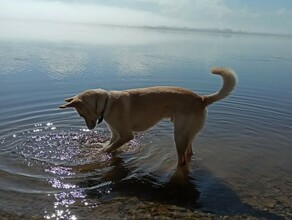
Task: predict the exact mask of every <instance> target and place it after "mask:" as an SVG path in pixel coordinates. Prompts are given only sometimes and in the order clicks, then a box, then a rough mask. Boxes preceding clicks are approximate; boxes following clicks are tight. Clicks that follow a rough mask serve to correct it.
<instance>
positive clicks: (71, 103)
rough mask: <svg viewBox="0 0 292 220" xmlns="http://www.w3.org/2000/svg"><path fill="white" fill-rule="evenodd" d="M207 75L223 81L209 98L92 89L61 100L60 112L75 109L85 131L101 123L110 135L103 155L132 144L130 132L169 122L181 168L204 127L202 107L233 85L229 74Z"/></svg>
mask: <svg viewBox="0 0 292 220" xmlns="http://www.w3.org/2000/svg"><path fill="white" fill-rule="evenodd" d="M211 72H212V73H213V74H217V75H220V76H221V77H222V78H223V86H222V88H221V89H220V90H219V91H218V92H216V93H213V94H210V95H203V96H200V95H197V94H196V93H194V92H192V91H190V90H187V89H184V88H179V87H170V86H157V87H148V88H138V89H129V90H123V91H106V90H103V89H92V90H87V91H84V92H82V93H80V94H78V95H76V96H74V97H72V98H67V99H65V102H66V104H64V105H62V106H60V108H62V109H64V108H75V109H76V110H77V112H78V114H79V115H80V116H81V117H82V118H84V120H85V122H86V125H87V127H88V129H93V128H94V127H95V126H96V123H98V124H99V123H101V122H102V121H103V120H105V122H106V123H107V125H108V127H109V129H110V131H111V139H110V142H109V144H108V146H107V147H106V148H105V152H106V153H111V152H113V151H115V150H116V149H118V148H119V147H121V146H122V145H124V144H125V143H127V142H128V141H130V140H132V139H133V137H134V135H133V133H134V132H140V131H145V130H147V129H149V128H150V127H152V126H153V125H155V124H156V123H157V122H159V121H160V120H162V119H164V118H169V119H170V120H171V122H173V125H174V140H175V145H176V150H177V156H178V166H184V165H187V164H189V162H190V159H191V156H192V155H193V151H192V141H193V139H194V138H195V136H196V135H197V134H198V133H199V131H200V130H201V129H202V127H203V125H204V122H205V119H206V114H207V110H206V107H207V106H208V105H210V104H212V103H214V102H216V101H218V100H221V99H223V98H225V97H226V96H228V95H229V94H230V93H231V92H232V90H233V89H234V87H235V85H236V81H237V77H236V74H235V72H234V71H233V70H231V69H228V68H224V67H216V68H213V69H211Z"/></svg>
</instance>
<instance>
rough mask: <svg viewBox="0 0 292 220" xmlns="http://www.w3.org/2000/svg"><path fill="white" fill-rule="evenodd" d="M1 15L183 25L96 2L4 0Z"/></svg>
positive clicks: (8, 17)
mask: <svg viewBox="0 0 292 220" xmlns="http://www.w3.org/2000/svg"><path fill="white" fill-rule="evenodd" d="M0 6H1V7H0V17H2V18H6V19H19V20H30V21H34V20H35V21H62V22H77V23H98V24H116V25H167V24H170V25H179V24H180V21H178V20H177V19H173V18H169V17H165V16H162V15H159V14H155V13H152V12H146V11H143V10H137V9H131V8H125V7H124V8H122V7H114V6H103V5H97V4H93V3H87V4H81V3H66V2H59V1H33V0H28V1H21V0H11V1H0Z"/></svg>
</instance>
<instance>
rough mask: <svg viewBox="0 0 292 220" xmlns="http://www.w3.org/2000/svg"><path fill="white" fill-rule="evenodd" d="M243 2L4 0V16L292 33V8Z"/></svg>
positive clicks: (1, 6)
mask: <svg viewBox="0 0 292 220" xmlns="http://www.w3.org/2000/svg"><path fill="white" fill-rule="evenodd" d="M243 5H244V4H242V5H241V6H237V7H231V6H230V5H228V4H227V3H226V1H225V0H123V1H122V0H121V1H118V0H116V1H114V0H113V1H106V0H104V1H101V0H100V1H93V0H75V1H69V0H68V1H67V0H55V1H54V0H53V1H49V0H38V1H37V0H25V1H24V0H0V19H1V18H2V19H3V18H6V19H20V20H37V21H62V22H78V23H99V24H115V25H134V26H136V25H137V26H143V25H150V26H189V27H196V28H231V29H235V30H245V31H262V32H286V33H287V32H290V33H291V31H292V30H291V28H290V26H291V24H289V23H290V22H289V21H290V20H291V19H292V12H291V10H288V9H286V8H282V9H275V10H274V11H264V10H260V9H255V8H248V7H245V6H243ZM245 5H248V3H245Z"/></svg>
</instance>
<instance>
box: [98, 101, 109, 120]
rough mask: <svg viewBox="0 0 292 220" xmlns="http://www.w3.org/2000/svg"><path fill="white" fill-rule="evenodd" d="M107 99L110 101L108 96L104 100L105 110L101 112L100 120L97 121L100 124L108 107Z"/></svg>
mask: <svg viewBox="0 0 292 220" xmlns="http://www.w3.org/2000/svg"><path fill="white" fill-rule="evenodd" d="M107 101H108V96H107V97H106V100H105V102H104V107H103V110H102V111H101V113H100V117H99V119H98V122H97V123H98V124H100V123H101V122H102V121H103V117H104V113H105V110H106V107H107Z"/></svg>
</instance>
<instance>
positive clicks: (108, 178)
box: [75, 154, 199, 208]
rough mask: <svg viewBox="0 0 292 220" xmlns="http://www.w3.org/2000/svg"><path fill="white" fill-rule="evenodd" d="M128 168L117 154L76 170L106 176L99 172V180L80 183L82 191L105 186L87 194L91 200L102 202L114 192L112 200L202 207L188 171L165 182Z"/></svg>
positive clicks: (93, 177) (88, 191) (92, 178)
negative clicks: (134, 199) (129, 198)
mask: <svg viewBox="0 0 292 220" xmlns="http://www.w3.org/2000/svg"><path fill="white" fill-rule="evenodd" d="M128 167H131V166H127V165H125V163H124V161H123V159H122V158H121V157H120V156H117V155H114V154H113V155H111V158H110V159H109V160H108V161H106V162H104V163H99V162H96V163H91V164H86V165H81V166H78V167H76V168H75V169H76V171H77V170H78V171H79V172H82V173H86V172H93V171H94V170H103V171H104V173H102V174H101V173H100V171H99V172H98V173H99V174H98V176H91V177H90V178H89V179H85V180H84V181H82V182H79V186H80V187H82V188H88V189H91V188H94V186H96V185H100V186H101V187H100V188H99V189H98V190H87V196H89V197H93V198H96V197H98V198H102V196H103V195H105V193H104V191H107V192H109V191H110V192H111V194H112V196H135V197H138V198H140V199H143V200H148V201H159V202H162V203H167V204H172V205H179V206H183V207H189V208H197V207H198V204H197V203H196V201H197V199H198V197H199V192H198V191H197V189H196V186H195V184H194V179H192V178H191V177H190V175H189V173H188V170H187V169H182V168H177V169H176V171H175V172H174V173H173V174H172V175H171V173H172V172H171V171H170V172H169V175H170V178H168V179H167V180H165V179H164V180H161V179H160V178H159V176H157V175H154V174H151V173H149V174H144V175H142V176H141V175H139V174H136V173H134V172H133V171H132V170H133V168H132V169H130V168H128ZM103 183H107V184H103ZM103 188H104V189H103ZM106 196H107V197H108V196H109V195H108V194H107V195H106Z"/></svg>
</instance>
